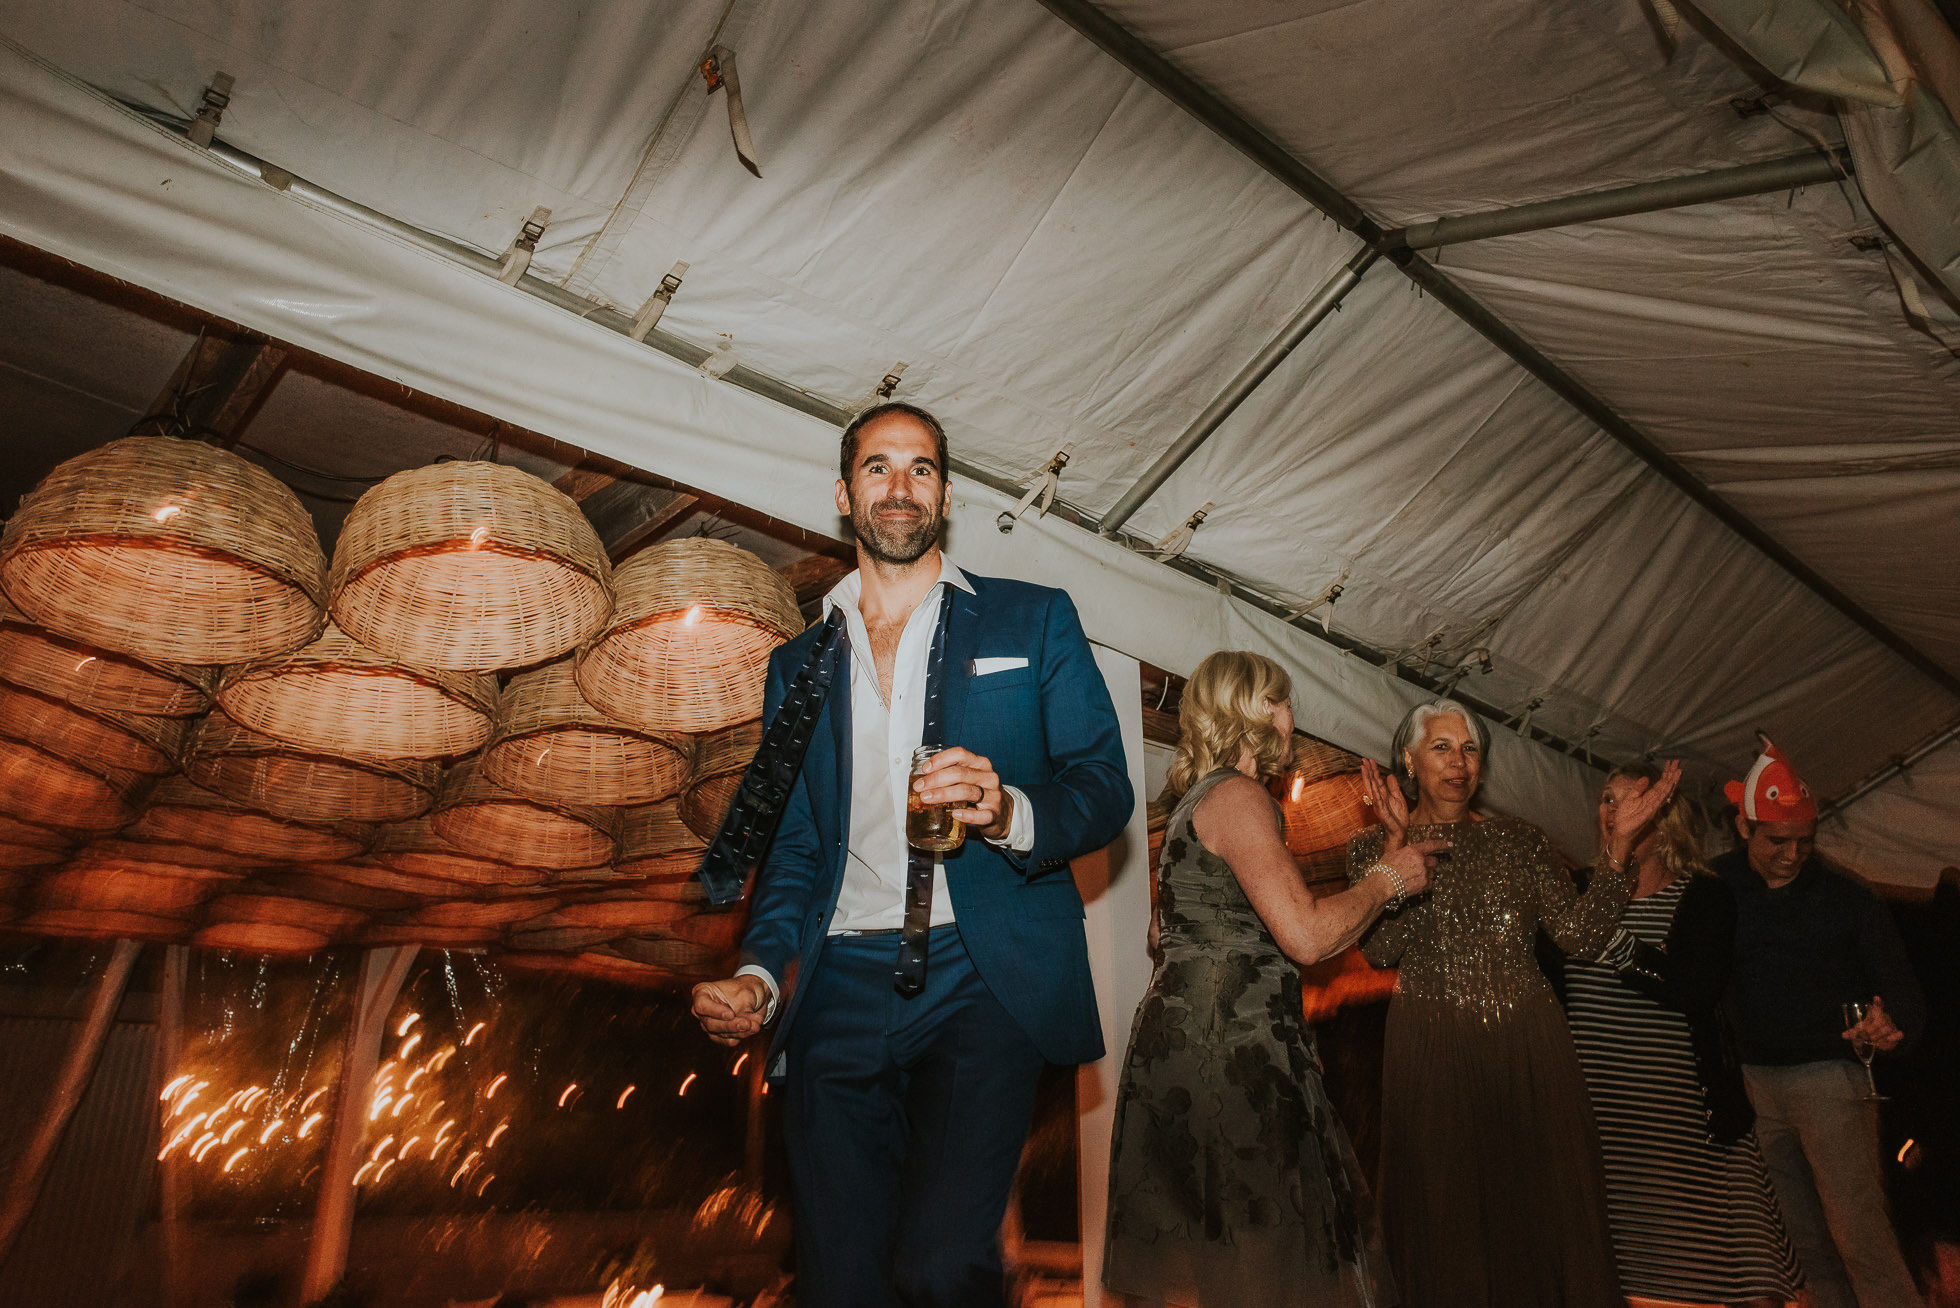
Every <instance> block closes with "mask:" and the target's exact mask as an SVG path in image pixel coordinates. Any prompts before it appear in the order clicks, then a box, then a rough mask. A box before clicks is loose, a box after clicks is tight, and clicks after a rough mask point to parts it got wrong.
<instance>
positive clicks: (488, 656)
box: [332, 462, 612, 672]
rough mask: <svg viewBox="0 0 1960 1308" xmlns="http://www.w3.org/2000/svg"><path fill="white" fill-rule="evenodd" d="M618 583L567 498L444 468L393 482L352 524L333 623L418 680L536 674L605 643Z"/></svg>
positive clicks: (528, 481) (486, 474)
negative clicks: (443, 675) (420, 671)
mask: <svg viewBox="0 0 1960 1308" xmlns="http://www.w3.org/2000/svg"><path fill="white" fill-rule="evenodd" d="M611 573H612V568H611V564H610V563H608V562H607V560H606V553H605V550H604V549H603V548H602V547H601V546H600V544H599V537H598V534H597V533H596V532H594V531H593V530H592V524H591V523H589V522H587V521H586V519H585V515H584V514H583V513H581V512H580V511H579V507H578V505H577V504H575V503H574V502H573V501H572V498H571V497H570V496H568V495H566V494H565V493H564V492H563V491H561V490H558V489H557V488H556V487H553V486H551V485H549V484H547V483H546V482H543V481H541V480H539V479H538V478H536V477H533V476H532V475H531V474H530V473H528V472H524V471H522V470H521V469H518V468H512V467H507V466H505V465H503V464H498V463H480V462H453V463H437V464H431V465H429V466H428V467H424V468H411V469H409V470H408V471H406V472H398V473H396V474H395V475H394V476H392V477H390V478H388V480H386V481H384V482H382V483H381V484H380V485H378V486H376V487H374V488H373V489H372V490H370V491H368V492H367V493H366V494H365V495H363V496H361V498H360V501H359V503H357V504H355V505H354V508H353V511H352V512H351V513H349V514H348V515H347V522H346V525H345V526H343V527H342V528H341V532H340V542H339V544H338V545H336V546H335V548H334V559H333V578H332V581H333V600H332V606H333V616H334V621H335V622H337V623H339V624H340V627H341V629H342V630H343V631H345V632H347V633H348V634H349V635H351V636H353V637H354V639H356V640H358V641H360V642H361V643H362V644H363V645H366V646H368V647H369V648H370V649H374V650H378V651H380V652H381V653H382V654H385V655H387V656H388V657H390V658H393V659H396V660H399V661H400V662H402V663H405V664H407V665H408V666H410V667H414V668H435V669H443V670H449V671H457V672H491V671H496V670H498V669H501V668H519V667H529V666H530V665H532V664H534V663H540V662H543V661H545V660H546V659H551V658H556V657H557V656H558V655H560V654H563V653H566V652H567V651H569V650H571V649H574V648H576V647H577V646H578V645H580V644H581V643H583V642H584V641H585V640H586V639H587V638H589V637H590V636H592V635H593V633H595V632H597V631H598V630H599V628H600V627H601V626H602V625H603V624H604V623H605V621H606V615H607V614H608V613H609V612H611V610H612V583H611Z"/></svg>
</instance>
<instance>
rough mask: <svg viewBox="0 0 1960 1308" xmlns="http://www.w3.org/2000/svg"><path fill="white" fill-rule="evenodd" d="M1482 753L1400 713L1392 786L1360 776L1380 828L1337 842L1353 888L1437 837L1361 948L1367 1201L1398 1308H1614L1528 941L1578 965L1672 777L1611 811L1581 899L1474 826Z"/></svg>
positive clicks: (1543, 843) (1622, 887)
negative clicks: (1373, 1033)
mask: <svg viewBox="0 0 1960 1308" xmlns="http://www.w3.org/2000/svg"><path fill="white" fill-rule="evenodd" d="M1488 743H1489V737H1488V734H1487V732H1486V730H1485V728H1484V725H1483V723H1482V722H1481V721H1480V720H1478V718H1477V717H1476V715H1474V714H1473V713H1471V712H1470V711H1469V710H1468V709H1466V708H1464V707H1463V706H1462V705H1460V704H1457V703H1456V702H1455V701H1453V700H1438V701H1436V702H1434V703H1431V704H1424V705H1420V706H1418V707H1417V708H1415V709H1412V710H1410V712H1409V714H1408V716H1407V717H1405V718H1403V720H1402V725H1401V726H1400V727H1399V728H1397V730H1396V733H1395V739H1394V743H1393V745H1392V747H1391V751H1392V755H1391V756H1392V766H1393V767H1394V770H1395V780H1396V781H1397V782H1399V783H1400V784H1399V785H1397V784H1389V783H1386V782H1384V780H1383V778H1382V775H1381V773H1380V771H1379V770H1378V769H1377V768H1376V767H1375V765H1374V763H1373V761H1372V760H1371V761H1368V762H1366V763H1364V764H1363V767H1362V772H1363V776H1364V779H1365V781H1366V783H1367V787H1368V801H1369V803H1370V804H1372V805H1373V808H1374V811H1375V813H1376V814H1377V815H1378V816H1379V817H1380V818H1381V822H1380V824H1379V825H1377V826H1373V827H1370V828H1368V829H1367V830H1366V831H1363V832H1361V833H1360V834H1359V835H1357V836H1355V837H1354V839H1353V840H1352V841H1350V842H1349V845H1348V875H1349V877H1350V878H1353V879H1356V880H1359V879H1361V878H1364V877H1365V876H1367V875H1368V873H1369V871H1370V870H1371V869H1372V868H1373V867H1374V865H1375V863H1376V862H1377V861H1378V860H1379V859H1380V858H1382V857H1383V856H1384V854H1385V853H1392V852H1393V851H1395V850H1398V849H1400V848H1402V847H1403V845H1404V844H1405V843H1406V842H1408V841H1410V840H1433V839H1447V840H1449V841H1450V842H1451V849H1450V851H1449V853H1448V854H1447V855H1446V856H1445V857H1444V858H1443V859H1442V860H1441V862H1440V864H1439V866H1438V868H1437V870H1436V872H1435V874H1434V876H1433V877H1432V878H1431V880H1430V885H1429V890H1428V892H1427V893H1426V894H1424V895H1422V896H1420V897H1418V898H1415V899H1412V900H1410V901H1408V902H1406V903H1404V904H1403V905H1402V906H1401V907H1400V908H1399V909H1396V910H1393V911H1391V912H1389V913H1386V914H1384V915H1383V917H1382V918H1381V920H1380V921H1379V922H1377V923H1376V925H1375V927H1374V929H1373V930H1372V931H1371V932H1370V933H1369V934H1368V936H1367V937H1366V938H1365V939H1364V941H1363V943H1362V953H1363V954H1364V955H1365V956H1366V957H1367V959H1368V961H1369V962H1371V963H1373V964H1375V965H1376V966H1377V967H1391V966H1399V968H1400V976H1399V978H1398V980H1397V982H1396V987H1395V995H1394V998H1393V999H1392V1000H1390V1002H1389V1009H1388V1034H1387V1043H1386V1047H1385V1050H1384V1055H1383V1062H1382V1154H1381V1174H1380V1186H1379V1194H1380V1202H1381V1211H1382V1224H1383V1227H1384V1229H1385V1231H1386V1234H1387V1238H1388V1250H1389V1263H1390V1266H1391V1267H1392V1268H1393V1269H1394V1273H1395V1280H1396V1284H1397V1287H1398V1288H1399V1289H1400V1290H1401V1292H1402V1306H1403V1308H1622V1306H1623V1305H1624V1304H1625V1302H1626V1301H1625V1299H1624V1298H1623V1297H1622V1296H1621V1293H1620V1288H1619V1283H1618V1278H1617V1276H1616V1274H1615V1271H1614V1267H1613V1245H1612V1240H1611V1237H1610V1235H1609V1234H1608V1230H1607V1224H1606V1199H1605V1183H1604V1181H1603V1179H1602V1176H1601V1170H1600V1152H1599V1134H1598V1131H1597V1129H1596V1128H1595V1126H1594V1124H1593V1115H1592V1106H1591V1103H1590V1102H1589V1101H1588V1099H1587V1098H1586V1083H1585V1079H1584V1077H1583V1075H1582V1074H1581V1072H1580V1069H1579V1059H1578V1055H1577V1054H1576V1053H1575V1052H1574V1050H1573V1045H1572V1037H1571V1034H1570V1033H1569V1032H1568V1031H1567V1030H1566V1025H1565V1016H1564V1013H1563V1012H1562V1011H1561V1010H1560V1008H1559V1006H1558V1000H1557V999H1556V998H1555V997H1554V995H1553V993H1552V988H1551V985H1550V984H1549V983H1548V982H1547V981H1546V980H1545V977H1544V974H1543V973H1542V972H1541V971H1540V970H1539V968H1538V964H1537V960H1536V959H1535V958H1534V956H1533V953H1532V946H1533V944H1534V942H1535V941H1536V938H1537V935H1538V932H1539V930H1540V929H1541V928H1542V929H1543V930H1544V931H1545V932H1546V933H1547V934H1548V935H1550V937H1551V938H1552V940H1553V942H1554V943H1556V944H1557V945H1558V946H1559V947H1560V948H1561V949H1563V950H1565V951H1566V952H1567V953H1570V954H1574V955H1577V956H1580V957H1588V958H1589V957H1593V956H1594V955H1596V954H1598V953H1599V951H1600V950H1601V949H1602V948H1604V947H1605V945H1606V944H1607V942H1608V941H1609V940H1610V939H1611V938H1612V935H1613V929H1614V926H1615V924H1616V923H1617V922H1618V920H1619V915H1620V910H1621V909H1622V908H1623V907H1625V905H1626V901H1627V895H1628V892H1629V891H1630V890H1631V888H1632V884H1633V876H1634V869H1633V868H1631V867H1629V866H1628V855H1629V853H1630V852H1631V851H1632V849H1633V846H1634V844H1635V843H1637V840H1638V838H1639V837H1640V836H1641V835H1644V834H1645V830H1646V826H1647V824H1648V823H1649V822H1651V820H1652V818H1653V816H1654V813H1655V812H1657V811H1658V810H1659V808H1660V806H1661V804H1663V803H1664V802H1665V801H1666V799H1667V796H1668V795H1670V794H1671V793H1673V790H1674V786H1675V784H1676V782H1677V781H1678V779H1679V776H1680V769H1679V767H1678V766H1676V765H1675V764H1672V763H1670V764H1668V766H1667V768H1666V769H1665V771H1664V772H1663V774H1662V777H1661V780H1660V781H1659V782H1657V783H1655V784H1654V785H1652V786H1650V787H1648V788H1647V789H1646V790H1645V791H1643V792H1642V793H1641V794H1639V795H1637V796H1634V797H1633V798H1632V799H1630V800H1629V801H1628V802H1629V805H1630V807H1629V808H1628V809H1627V811H1626V812H1625V814H1624V817H1625V818H1626V821H1625V822H1623V823H1621V824H1618V825H1616V828H1615V835H1614V837H1613V840H1612V842H1611V843H1610V844H1609V845H1608V847H1607V849H1606V850H1604V851H1603V852H1602V853H1601V855H1600V859H1599V863H1598V866H1597V868H1596V869H1595V871H1594V873H1593V877H1592V881H1591V884H1590V885H1589V887H1588V888H1587V890H1586V892H1585V893H1584V894H1580V893H1579V891H1578V888H1577V887H1576V886H1574V884H1573V882H1572V878H1571V877H1569V876H1568V875H1567V874H1566V872H1565V870H1564V867H1563V865H1562V864H1561V863H1560V862H1559V859H1558V856H1557V855H1556V854H1555V853H1554V852H1553V849H1552V843H1551V841H1550V840H1549V839H1548V838H1547V837H1546V835H1545V833H1544V832H1542V831H1540V830H1538V828H1536V827H1534V826H1532V825H1531V824H1530V823H1528V822H1523V821H1520V820H1519V819H1517V818H1509V817H1491V818H1489V819H1479V818H1477V817H1475V816H1473V815H1472V814H1471V812H1470V804H1471V800H1472V799H1473V798H1474V797H1475V796H1476V793H1477V785H1478V783H1479V781H1480V780H1481V779H1482V775H1483V758H1484V750H1485V748H1486V747H1487V745H1488Z"/></svg>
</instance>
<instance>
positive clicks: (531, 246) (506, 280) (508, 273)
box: [497, 205, 551, 286]
mask: <svg viewBox="0 0 1960 1308" xmlns="http://www.w3.org/2000/svg"><path fill="white" fill-rule="evenodd" d="M550 224H551V210H549V209H547V208H545V207H544V206H543V205H539V206H538V207H537V208H535V209H533V210H531V216H530V217H529V218H526V219H525V220H524V227H523V230H521V231H519V232H518V233H517V239H516V240H514V241H512V242H511V243H510V249H509V250H508V251H507V252H506V253H505V254H504V266H503V267H502V268H499V269H498V270H497V280H498V281H500V282H502V283H503V284H504V285H506V286H515V285H517V283H518V281H519V280H520V279H521V278H522V277H523V276H524V274H525V272H526V271H527V270H529V268H530V267H531V256H532V255H534V254H536V253H537V252H538V238H539V237H541V236H543V235H544V229H545V228H546V227H548V226H549V225H550Z"/></svg>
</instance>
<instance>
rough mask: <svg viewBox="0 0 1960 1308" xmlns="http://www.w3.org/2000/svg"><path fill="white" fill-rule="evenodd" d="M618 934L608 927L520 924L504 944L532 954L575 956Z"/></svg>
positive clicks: (506, 937)
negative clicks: (533, 925) (571, 954)
mask: <svg viewBox="0 0 1960 1308" xmlns="http://www.w3.org/2000/svg"><path fill="white" fill-rule="evenodd" d="M618 934H619V932H617V931H615V930H613V929H612V928H610V927H532V926H529V925H523V924H520V925H519V926H517V927H515V928H513V929H512V930H511V931H510V933H509V934H508V935H506V936H505V937H504V943H505V945H506V946H508V947H509V948H511V949H515V950H523V951H527V952H533V953H554V954H562V953H573V954H576V953H577V952H578V951H579V950H581V949H590V948H591V947H592V946H594V945H603V944H605V943H606V941H608V940H611V939H612V938H613V937H614V936H616V935H618ZM499 961H500V962H501V961H502V960H501V959H500V960H499Z"/></svg>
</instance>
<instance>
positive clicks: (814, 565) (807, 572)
mask: <svg viewBox="0 0 1960 1308" xmlns="http://www.w3.org/2000/svg"><path fill="white" fill-rule="evenodd" d="M856 566H857V565H856V563H854V562H851V561H848V560H845V559H839V558H833V557H832V556H830V555H828V554H812V555H811V556H810V557H809V558H807V559H798V560H797V561H796V562H794V563H792V564H790V565H789V566H788V567H786V568H779V569H777V571H778V572H780V573H782V575H783V580H784V581H787V582H788V583H789V584H790V585H791V586H793V587H795V589H796V602H797V603H798V604H808V603H810V601H812V600H815V599H821V598H822V597H823V596H824V595H826V594H828V593H829V591H830V588H831V587H832V586H835V585H836V584H837V583H838V582H840V581H842V580H843V579H844V577H845V576H846V575H847V574H848V573H849V572H850V571H851V569H853V568H854V567H856Z"/></svg>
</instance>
